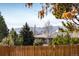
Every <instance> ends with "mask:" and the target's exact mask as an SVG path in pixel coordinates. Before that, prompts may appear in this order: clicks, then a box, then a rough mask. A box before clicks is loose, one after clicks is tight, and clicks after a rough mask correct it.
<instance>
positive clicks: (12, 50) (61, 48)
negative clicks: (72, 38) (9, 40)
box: [0, 45, 79, 56]
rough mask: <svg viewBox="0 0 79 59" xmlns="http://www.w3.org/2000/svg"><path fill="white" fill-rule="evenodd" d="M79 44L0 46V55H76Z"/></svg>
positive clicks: (78, 53) (78, 51) (78, 50)
mask: <svg viewBox="0 0 79 59" xmlns="http://www.w3.org/2000/svg"><path fill="white" fill-rule="evenodd" d="M78 55H79V45H55V46H0V56H78Z"/></svg>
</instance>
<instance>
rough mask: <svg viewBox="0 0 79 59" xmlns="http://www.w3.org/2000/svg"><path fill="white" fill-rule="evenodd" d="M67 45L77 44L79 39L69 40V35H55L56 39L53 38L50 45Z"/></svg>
mask: <svg viewBox="0 0 79 59" xmlns="http://www.w3.org/2000/svg"><path fill="white" fill-rule="evenodd" d="M67 44H79V38H71V37H70V35H69V34H67V35H65V36H63V35H60V36H59V35H57V37H56V38H53V39H52V41H51V45H67Z"/></svg>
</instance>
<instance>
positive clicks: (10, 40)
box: [1, 34, 14, 46]
mask: <svg viewBox="0 0 79 59" xmlns="http://www.w3.org/2000/svg"><path fill="white" fill-rule="evenodd" d="M1 43H2V45H3V46H13V45H14V40H13V38H12V36H11V35H10V34H9V35H8V36H7V37H5V38H4V39H3V40H2V42H1Z"/></svg>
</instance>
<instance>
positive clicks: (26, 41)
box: [20, 23, 34, 45]
mask: <svg viewBox="0 0 79 59" xmlns="http://www.w3.org/2000/svg"><path fill="white" fill-rule="evenodd" d="M20 35H22V37H23V45H33V42H34V36H33V32H32V31H30V28H29V26H28V24H27V23H26V24H25V25H24V26H23V28H22V30H21V31H20Z"/></svg>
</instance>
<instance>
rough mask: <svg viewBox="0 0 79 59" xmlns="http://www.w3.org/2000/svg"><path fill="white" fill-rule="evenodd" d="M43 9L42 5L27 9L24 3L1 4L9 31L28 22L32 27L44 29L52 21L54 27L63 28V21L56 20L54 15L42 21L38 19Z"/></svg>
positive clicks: (49, 15) (0, 9)
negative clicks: (39, 12)
mask: <svg viewBox="0 0 79 59" xmlns="http://www.w3.org/2000/svg"><path fill="white" fill-rule="evenodd" d="M40 9H41V5H40V4H37V3H35V4H33V7H32V8H27V7H25V4H24V3H2V4H1V3H0V11H1V15H2V16H3V17H4V19H5V22H6V24H7V26H8V28H9V29H11V28H20V27H22V26H23V25H24V24H25V23H26V22H27V23H28V25H29V26H30V27H34V25H36V26H37V27H43V26H45V23H46V22H48V21H50V24H51V25H53V26H62V23H61V21H62V20H58V19H56V18H55V16H54V15H52V14H51V13H49V14H48V15H47V16H45V17H44V18H43V19H42V20H41V19H39V18H38V11H39V10H40Z"/></svg>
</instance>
